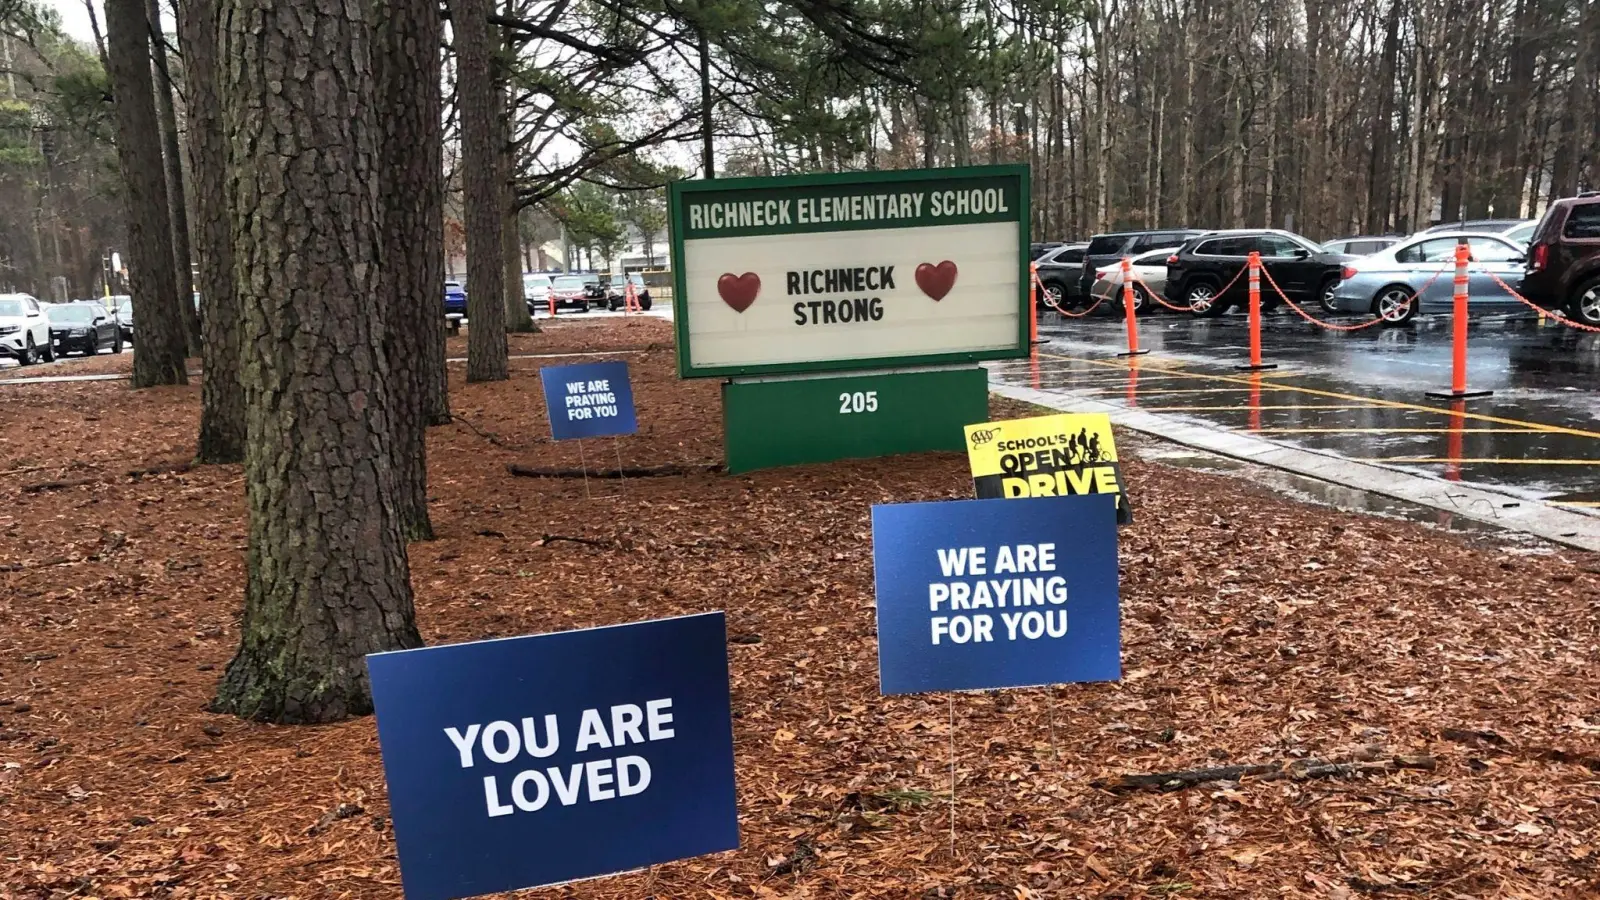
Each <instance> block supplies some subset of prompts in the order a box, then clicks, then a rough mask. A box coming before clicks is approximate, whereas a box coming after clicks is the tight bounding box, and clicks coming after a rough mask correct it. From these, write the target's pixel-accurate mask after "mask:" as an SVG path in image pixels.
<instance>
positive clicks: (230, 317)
mask: <svg viewBox="0 0 1600 900" xmlns="http://www.w3.org/2000/svg"><path fill="white" fill-rule="evenodd" d="M217 3H218V0H183V3H182V7H181V9H180V11H179V14H180V16H181V17H182V23H181V25H180V27H179V29H178V40H179V45H180V47H181V48H182V50H183V61H184V76H185V78H186V84H187V87H188V104H187V106H186V109H187V111H188V119H189V177H190V178H192V179H193V180H194V208H195V218H196V220H197V222H196V229H195V247H194V249H195V251H196V252H195V259H196V262H197V263H198V268H199V283H198V285H197V286H198V287H199V289H200V295H201V296H202V297H203V298H204V300H203V303H204V304H205V306H204V311H203V312H202V313H201V315H200V321H201V327H202V329H203V335H202V336H203V337H204V340H202V341H201V343H200V350H201V352H200V356H201V359H202V360H203V362H204V365H205V378H204V380H203V381H202V382H201V388H200V442H199V453H198V454H197V455H198V458H199V460H200V461H201V462H203V463H236V462H243V461H244V445H245V425H244V385H243V384H242V383H241V382H240V381H239V367H240V359H239V355H240V353H241V352H242V349H243V348H242V347H241V345H240V343H239V317H240V310H239V295H238V292H237V291H235V290H234V287H233V249H232V240H231V238H230V236H229V234H228V200H227V177H226V169H227V143H226V141H225V140H224V139H223V135H222V96H221V95H220V94H219V93H218V90H217V86H218V80H219V79H220V78H221V77H222V70H221V60H220V59H219V58H218V56H217V28H218V25H219V24H220V23H219V20H218V18H217Z"/></svg>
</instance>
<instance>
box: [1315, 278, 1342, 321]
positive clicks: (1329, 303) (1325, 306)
mask: <svg viewBox="0 0 1600 900" xmlns="http://www.w3.org/2000/svg"><path fill="white" fill-rule="evenodd" d="M1338 288H1339V279H1337V278H1329V279H1328V280H1327V281H1324V282H1323V283H1322V290H1320V291H1318V292H1317V302H1318V303H1321V304H1322V311H1323V312H1327V313H1336V312H1338V311H1339V307H1337V306H1335V305H1334V302H1333V292H1334V291H1336V290H1338Z"/></svg>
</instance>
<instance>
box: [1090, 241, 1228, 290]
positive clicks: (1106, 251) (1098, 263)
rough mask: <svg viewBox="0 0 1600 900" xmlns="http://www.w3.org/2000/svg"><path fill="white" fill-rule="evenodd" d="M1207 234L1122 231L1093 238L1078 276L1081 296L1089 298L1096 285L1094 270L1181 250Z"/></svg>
mask: <svg viewBox="0 0 1600 900" xmlns="http://www.w3.org/2000/svg"><path fill="white" fill-rule="evenodd" d="M1202 234H1205V232H1204V231H1201V230H1200V229H1198V228H1166V229H1162V230H1160V231H1119V232H1117V233H1115V234H1097V235H1095V236H1094V237H1092V238H1090V239H1089V247H1088V249H1086V250H1084V251H1083V271H1082V274H1080V275H1079V276H1078V296H1080V297H1087V296H1089V288H1090V287H1092V286H1093V285H1094V270H1095V269H1099V268H1102V267H1104V266H1105V265H1107V264H1108V263H1114V262H1121V261H1122V258H1123V257H1129V258H1132V257H1135V256H1140V255H1142V254H1145V253H1149V252H1150V251H1151V250H1164V249H1166V248H1168V247H1181V246H1183V242H1184V241H1187V240H1189V239H1190V238H1193V237H1199V236H1200V235H1202Z"/></svg>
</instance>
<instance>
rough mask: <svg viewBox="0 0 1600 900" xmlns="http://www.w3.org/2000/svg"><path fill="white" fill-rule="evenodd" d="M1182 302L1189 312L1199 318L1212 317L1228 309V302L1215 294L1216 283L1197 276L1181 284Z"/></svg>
mask: <svg viewBox="0 0 1600 900" xmlns="http://www.w3.org/2000/svg"><path fill="white" fill-rule="evenodd" d="M1183 303H1184V305H1185V306H1187V307H1189V314H1190V315H1192V316H1194V317H1195V318H1199V319H1214V318H1216V317H1217V316H1220V315H1222V314H1223V313H1225V312H1227V311H1228V304H1227V302H1226V301H1224V300H1222V299H1221V298H1220V297H1218V296H1217V283H1216V282H1214V281H1212V280H1211V279H1209V278H1197V279H1195V280H1194V281H1191V282H1189V283H1188V284H1185V285H1184V286H1183Z"/></svg>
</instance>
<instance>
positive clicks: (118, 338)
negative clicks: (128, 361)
mask: <svg viewBox="0 0 1600 900" xmlns="http://www.w3.org/2000/svg"><path fill="white" fill-rule="evenodd" d="M111 352H112V353H121V352H122V332H120V331H119V332H117V333H116V335H114V336H113V337H112V338H111Z"/></svg>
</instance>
